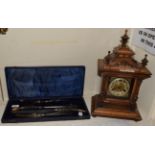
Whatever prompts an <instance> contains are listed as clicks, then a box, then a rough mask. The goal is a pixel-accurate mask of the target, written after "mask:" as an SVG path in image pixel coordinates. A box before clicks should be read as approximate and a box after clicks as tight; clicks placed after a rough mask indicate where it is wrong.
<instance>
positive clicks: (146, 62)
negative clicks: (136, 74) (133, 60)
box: [142, 54, 149, 67]
mask: <svg viewBox="0 0 155 155" xmlns="http://www.w3.org/2000/svg"><path fill="white" fill-rule="evenodd" d="M148 62H149V61H148V60H147V54H145V57H144V59H142V65H143V66H144V67H145V66H146V65H147V64H148Z"/></svg>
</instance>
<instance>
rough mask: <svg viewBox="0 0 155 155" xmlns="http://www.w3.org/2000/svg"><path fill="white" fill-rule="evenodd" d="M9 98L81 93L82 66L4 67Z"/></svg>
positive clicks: (80, 94)
mask: <svg viewBox="0 0 155 155" xmlns="http://www.w3.org/2000/svg"><path fill="white" fill-rule="evenodd" d="M5 73H6V81H7V87H8V95H9V98H10V99H21V98H24V99H25V98H28V99H29V98H34V99H35V98H37V99H40V98H51V97H72V96H82V95H83V85H84V75H85V67H84V66H63V67H6V68H5Z"/></svg>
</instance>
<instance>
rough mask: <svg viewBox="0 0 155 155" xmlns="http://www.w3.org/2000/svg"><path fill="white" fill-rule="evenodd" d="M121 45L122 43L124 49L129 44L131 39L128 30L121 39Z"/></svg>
mask: <svg viewBox="0 0 155 155" xmlns="http://www.w3.org/2000/svg"><path fill="white" fill-rule="evenodd" d="M121 38H122V40H121V43H122V47H126V44H127V43H128V40H129V37H128V30H127V29H126V30H125V34H124V36H122V37H121Z"/></svg>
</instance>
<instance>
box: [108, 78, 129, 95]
mask: <svg viewBox="0 0 155 155" xmlns="http://www.w3.org/2000/svg"><path fill="white" fill-rule="evenodd" d="M129 90H130V83H129V81H128V80H126V79H124V78H112V80H111V82H110V84H109V93H110V95H112V96H115V97H128V95H129Z"/></svg>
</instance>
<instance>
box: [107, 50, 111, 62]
mask: <svg viewBox="0 0 155 155" xmlns="http://www.w3.org/2000/svg"><path fill="white" fill-rule="evenodd" d="M110 54H111V52H110V51H108V55H107V56H106V62H107V64H109V62H110Z"/></svg>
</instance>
